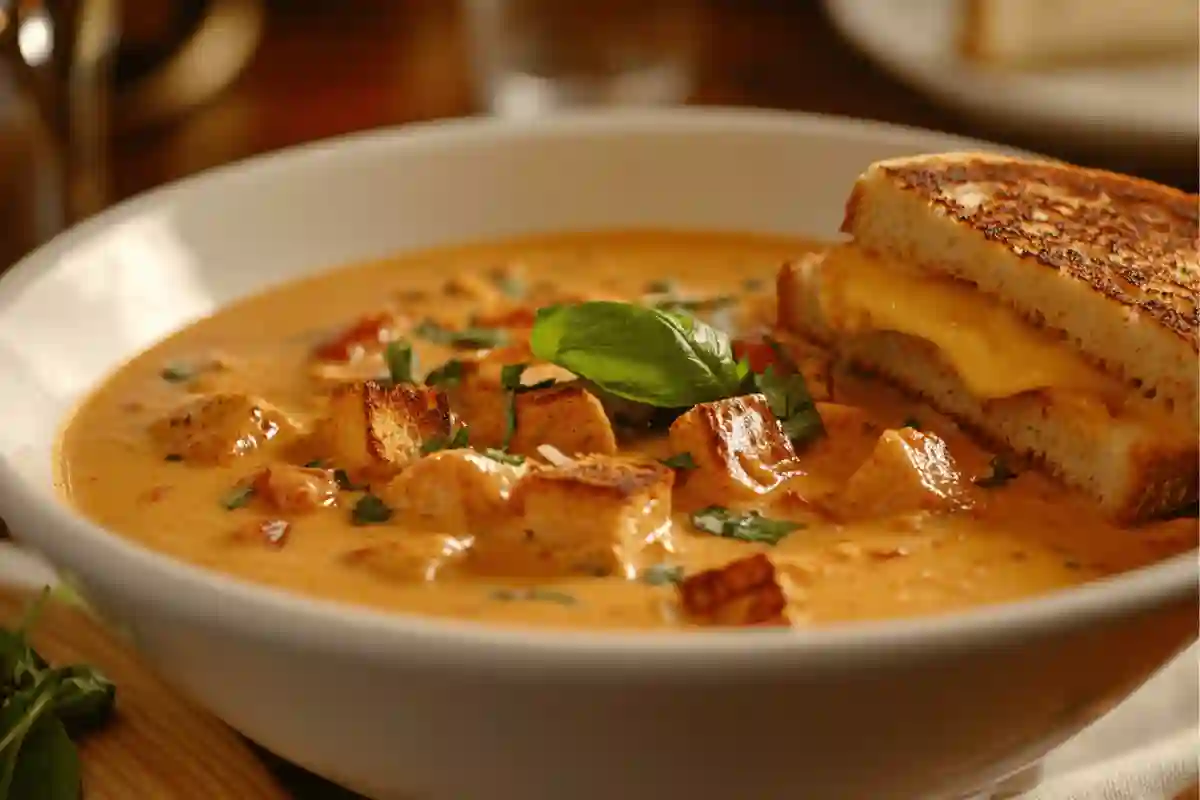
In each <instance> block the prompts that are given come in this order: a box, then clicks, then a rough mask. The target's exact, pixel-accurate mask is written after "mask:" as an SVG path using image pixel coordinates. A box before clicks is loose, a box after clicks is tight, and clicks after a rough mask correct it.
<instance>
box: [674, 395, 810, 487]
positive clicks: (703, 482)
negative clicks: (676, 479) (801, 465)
mask: <svg viewBox="0 0 1200 800" xmlns="http://www.w3.org/2000/svg"><path fill="white" fill-rule="evenodd" d="M670 438H671V447H672V449H674V450H675V451H676V452H679V453H690V454H691V456H692V461H693V462H695V464H696V468H695V469H689V470H686V471H685V472H684V474H683V476H682V480H683V484H682V487H681V488H682V489H683V490H684V491H685V492H686V493H687V496H688V497H690V498H691V499H692V500H694V501H695V502H697V503H701V504H703V505H712V504H722V505H727V504H729V503H736V502H738V501H746V500H752V499H754V498H755V497H758V496H759V495H761V494H764V493H766V492H769V491H771V490H772V489H774V488H775V487H776V486H778V485H779V484H780V483H781V482H782V481H783V480H784V479H785V478H786V477H788V476H789V475H790V474H793V473H794V472H795V469H796V465H795V459H796V453H795V451H794V450H793V449H792V443H791V442H790V441H789V440H788V437H787V434H785V433H784V432H783V427H782V426H781V425H780V424H779V420H777V419H776V418H775V415H774V414H772V413H771V409H770V408H769V407H768V406H767V399H766V398H765V397H764V396H763V395H761V394H750V395H745V396H743V397H731V398H729V399H727V400H717V401H715V402H712V403H701V404H700V405H697V406H695V407H694V408H692V409H691V410H690V411H688V412H687V413H686V414H684V415H683V416H681V417H680V418H679V419H677V420H675V422H674V423H673V424H672V425H671V434H670Z"/></svg>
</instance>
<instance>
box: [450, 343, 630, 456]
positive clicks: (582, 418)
mask: <svg viewBox="0 0 1200 800" xmlns="http://www.w3.org/2000/svg"><path fill="white" fill-rule="evenodd" d="M546 367H547V368H546V369H543V368H542V367H541V366H539V365H535V366H531V367H529V369H528V370H527V374H526V375H525V376H524V378H523V380H524V383H525V385H526V386H528V385H530V384H532V383H536V382H538V381H541V380H546V379H547V378H554V379H555V380H557V379H559V378H560V377H561V372H562V371H561V370H560V369H559V368H558V367H554V366H553V365H546ZM511 402H513V403H515V409H516V429H515V430H514V432H513V436H512V440H511V441H510V442H509V446H508V450H509V452H511V453H517V454H519V455H526V456H532V455H534V454H536V453H537V448H538V446H539V445H543V444H548V445H551V446H553V447H555V448H557V449H559V450H560V451H562V452H563V453H565V454H567V455H572V456H573V455H587V454H592V453H598V454H601V455H612V454H614V453H616V452H617V438H616V434H615V433H613V428H612V423H610V422H609V420H608V415H607V414H605V412H604V406H603V405H602V404H601V403H600V401H599V400H598V399H597V398H596V396H595V395H593V394H592V393H591V392H589V391H587V389H585V388H584V387H583V385H582V384H581V383H579V382H578V381H569V382H566V383H557V384H555V385H553V386H548V387H545V388H541V389H530V390H528V391H521V392H518V393H517V395H516V397H515V398H513V399H512V400H511ZM509 403H510V395H509V391H508V390H507V389H505V388H504V387H503V386H502V385H501V383H500V378H499V372H498V371H497V373H496V376H495V378H494V379H493V378H492V377H491V376H490V375H484V374H476V375H468V376H467V377H465V378H464V379H463V381H462V382H461V383H460V385H459V387H458V388H457V389H456V390H455V391H454V392H452V393H451V407H452V408H453V409H454V411H455V413H456V414H457V415H458V418H459V419H460V420H461V421H462V423H463V424H464V425H466V426H467V427H468V428H470V430H471V443H472V444H474V445H476V446H482V447H501V446H502V445H503V444H504V435H505V431H506V430H507V426H508V422H509V420H508V413H509Z"/></svg>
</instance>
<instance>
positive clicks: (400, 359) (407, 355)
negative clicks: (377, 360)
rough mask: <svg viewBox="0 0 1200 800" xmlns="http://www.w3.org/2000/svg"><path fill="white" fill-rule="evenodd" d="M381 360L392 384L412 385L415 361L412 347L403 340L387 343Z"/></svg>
mask: <svg viewBox="0 0 1200 800" xmlns="http://www.w3.org/2000/svg"><path fill="white" fill-rule="evenodd" d="M383 360H384V361H385V362H386V363H387V368H388V375H389V376H390V377H391V379H392V383H412V382H413V380H414V379H413V369H414V368H415V364H416V360H415V356H414V354H413V349H412V345H411V344H409V343H408V342H406V341H404V340H398V341H395V342H388V344H387V347H385V348H384V349H383Z"/></svg>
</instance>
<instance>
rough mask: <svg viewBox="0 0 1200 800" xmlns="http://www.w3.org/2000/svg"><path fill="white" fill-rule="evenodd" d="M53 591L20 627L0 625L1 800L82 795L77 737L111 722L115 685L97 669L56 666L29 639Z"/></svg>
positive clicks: (50, 799) (64, 798) (52, 799)
mask: <svg viewBox="0 0 1200 800" xmlns="http://www.w3.org/2000/svg"><path fill="white" fill-rule="evenodd" d="M49 592H50V589H49V588H47V589H46V590H44V591H43V593H42V595H41V596H40V597H39V598H38V599H37V600H36V601H35V602H34V604H33V605H32V606H31V607H30V609H29V611H27V612H26V615H25V619H24V620H23V621H22V622H21V624H20V625H19V626H18V627H17V628H16V630H12V631H9V630H3V629H0V691H2V696H3V704H2V705H0V800H6V799H7V798H13V799H14V800H16V798H25V797H37V798H40V799H41V800H78V798H79V796H80V792H81V779H80V769H79V755H78V753H77V752H76V749H75V744H74V743H73V742H72V741H71V736H74V735H78V734H80V733H83V732H85V731H87V730H91V729H93V728H95V727H98V726H99V725H101V724H103V723H104V722H105V721H107V719H108V717H109V715H110V713H111V712H112V709H113V705H114V703H115V700H116V688H115V687H114V686H113V684H112V683H111V682H110V681H109V680H108V679H107V678H105V677H104V676H103V675H101V674H100V673H99V672H97V671H96V670H95V669H93V668H92V667H89V666H87V665H84V664H74V665H70V666H65V667H57V668H55V667H51V666H50V665H49V664H48V663H47V662H46V660H45V659H43V658H42V657H41V655H39V654H38V652H37V651H36V650H34V649H33V647H31V646H30V644H29V641H28V633H29V629H30V627H31V626H32V625H33V622H34V620H35V619H36V617H37V614H38V612H39V611H40V610H41V606H42V604H43V603H44V602H45V600H46V597H47V596H48V594H49Z"/></svg>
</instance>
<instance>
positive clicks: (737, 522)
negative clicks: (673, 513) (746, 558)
mask: <svg viewBox="0 0 1200 800" xmlns="http://www.w3.org/2000/svg"><path fill="white" fill-rule="evenodd" d="M692 526H693V527H695V528H696V530H700V531H704V532H705V533H711V534H714V535H716V536H721V537H724V538H726V539H740V540H741V541H743V542H764V543H766V544H777V543H778V542H779V541H780V540H781V539H783V538H784V537H785V536H787V535H788V534H789V533H792V532H793V531H797V530H800V529H801V528H803V527H804V526H803V525H802V524H801V523H799V522H792V521H790V520H785V519H768V518H767V517H764V516H762V515H761V514H759V513H758V512H757V511H749V512H739V511H732V510H730V509H728V508H723V507H721V506H709V507H708V508H702V509H700V510H699V511H696V512H695V513H693V514H692Z"/></svg>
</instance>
